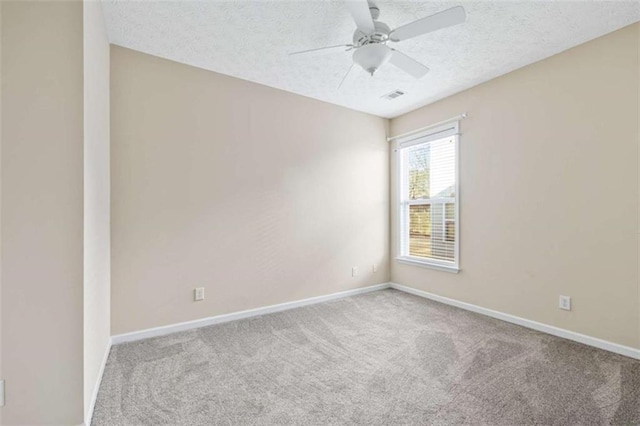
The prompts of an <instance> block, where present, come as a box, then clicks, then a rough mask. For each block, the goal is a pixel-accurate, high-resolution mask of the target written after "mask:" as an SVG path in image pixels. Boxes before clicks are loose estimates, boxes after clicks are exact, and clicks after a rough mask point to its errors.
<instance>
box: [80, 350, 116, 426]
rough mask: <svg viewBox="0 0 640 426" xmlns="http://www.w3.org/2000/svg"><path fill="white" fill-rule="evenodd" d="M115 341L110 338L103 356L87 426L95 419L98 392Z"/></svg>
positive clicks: (86, 421) (86, 420) (85, 423)
mask: <svg viewBox="0 0 640 426" xmlns="http://www.w3.org/2000/svg"><path fill="white" fill-rule="evenodd" d="M112 344H113V341H112V339H111V338H109V341H108V342H107V348H106V349H105V351H104V355H103V356H102V364H100V371H99V372H98V380H96V385H95V387H94V388H93V395H91V404H89V412H88V413H87V417H86V419H85V421H84V425H85V426H91V419H93V410H94V408H95V407H96V400H97V399H98V391H99V390H100V383H102V375H103V374H104V368H105V367H106V365H107V360H108V359H109V352H111V345H112Z"/></svg>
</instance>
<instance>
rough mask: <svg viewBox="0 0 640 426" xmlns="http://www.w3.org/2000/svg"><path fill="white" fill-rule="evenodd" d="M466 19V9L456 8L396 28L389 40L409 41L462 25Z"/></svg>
mask: <svg viewBox="0 0 640 426" xmlns="http://www.w3.org/2000/svg"><path fill="white" fill-rule="evenodd" d="M466 19H467V13H466V12H465V11H464V7H462V6H456V7H452V8H451V9H447V10H444V11H442V12H439V13H436V14H435V15H431V16H427V17H426V18H422V19H418V20H417V21H413V22H411V23H409V24H406V25H403V26H401V27H400V28H396V29H395V30H393V31H392V32H391V34H389V38H390V39H391V41H402V40H407V39H410V38H413V37H417V36H419V35H423V34H426V33H430V32H432V31H436V30H440V29H442V28H447V27H450V26H452V25H457V24H462V23H463V22H464V21H465V20H466Z"/></svg>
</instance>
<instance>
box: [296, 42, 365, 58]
mask: <svg viewBox="0 0 640 426" xmlns="http://www.w3.org/2000/svg"><path fill="white" fill-rule="evenodd" d="M352 48H353V45H351V44H337V45H335V46H326V47H317V48H315V49H307V50H300V51H298V52H291V53H289V56H294V55H311V54H313V55H323V54H326V53H333V52H339V51H343V52H346V51H348V50H351V49H352Z"/></svg>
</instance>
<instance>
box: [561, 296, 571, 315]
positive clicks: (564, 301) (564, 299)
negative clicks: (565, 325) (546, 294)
mask: <svg viewBox="0 0 640 426" xmlns="http://www.w3.org/2000/svg"><path fill="white" fill-rule="evenodd" d="M560 309H564V310H565V311H570V310H571V297H569V296H560Z"/></svg>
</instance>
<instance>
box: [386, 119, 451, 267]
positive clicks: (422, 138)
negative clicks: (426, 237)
mask: <svg viewBox="0 0 640 426" xmlns="http://www.w3.org/2000/svg"><path fill="white" fill-rule="evenodd" d="M459 128H460V127H459V122H458V121H453V122H451V123H447V124H442V125H439V126H437V127H433V128H429V129H428V130H425V131H422V132H420V133H417V134H412V135H410V136H407V137H404V138H399V139H397V145H396V150H395V151H396V177H397V194H398V196H397V199H396V202H395V209H396V218H397V226H398V228H397V229H398V236H397V238H396V246H397V247H396V253H398V256H397V257H396V261H397V262H399V263H404V264H409V265H414V266H420V267H424V268H431V269H437V270H441V271H446V272H453V273H458V272H460V149H459V148H460V143H459V139H460V131H459ZM449 137H453V140H454V144H455V151H456V154H455V162H456V167H455V179H456V184H455V188H456V189H455V197H452V198H447V199H442V200H441V202H442V205H443V214H442V217H443V219H442V220H443V223H445V221H446V219H445V217H446V203H450V202H453V203H454V212H455V241H454V260H453V262H449V261H445V260H440V259H427V258H423V257H417V256H410V255H409V254H408V251H409V250H408V248H409V241H408V233H409V229H408V226H409V218H408V215H409V209H408V208H404V209H403V207H404V206H405V205H406V206H409V205H427V204H432V201H431V200H429V199H427V200H408V199H407V194H406V193H405V192H406V188H407V187H406V185H405V181H404V180H405V173H404V172H405V167H404V164H402V160H403V150H404V149H405V148H409V147H412V146H416V145H421V144H424V143H427V142H433V141H437V140H440V139H445V138H449ZM439 201H440V200H439ZM403 212H404V213H405V215H406V217H404V216H403ZM443 238H446V229H444V232H443Z"/></svg>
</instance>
